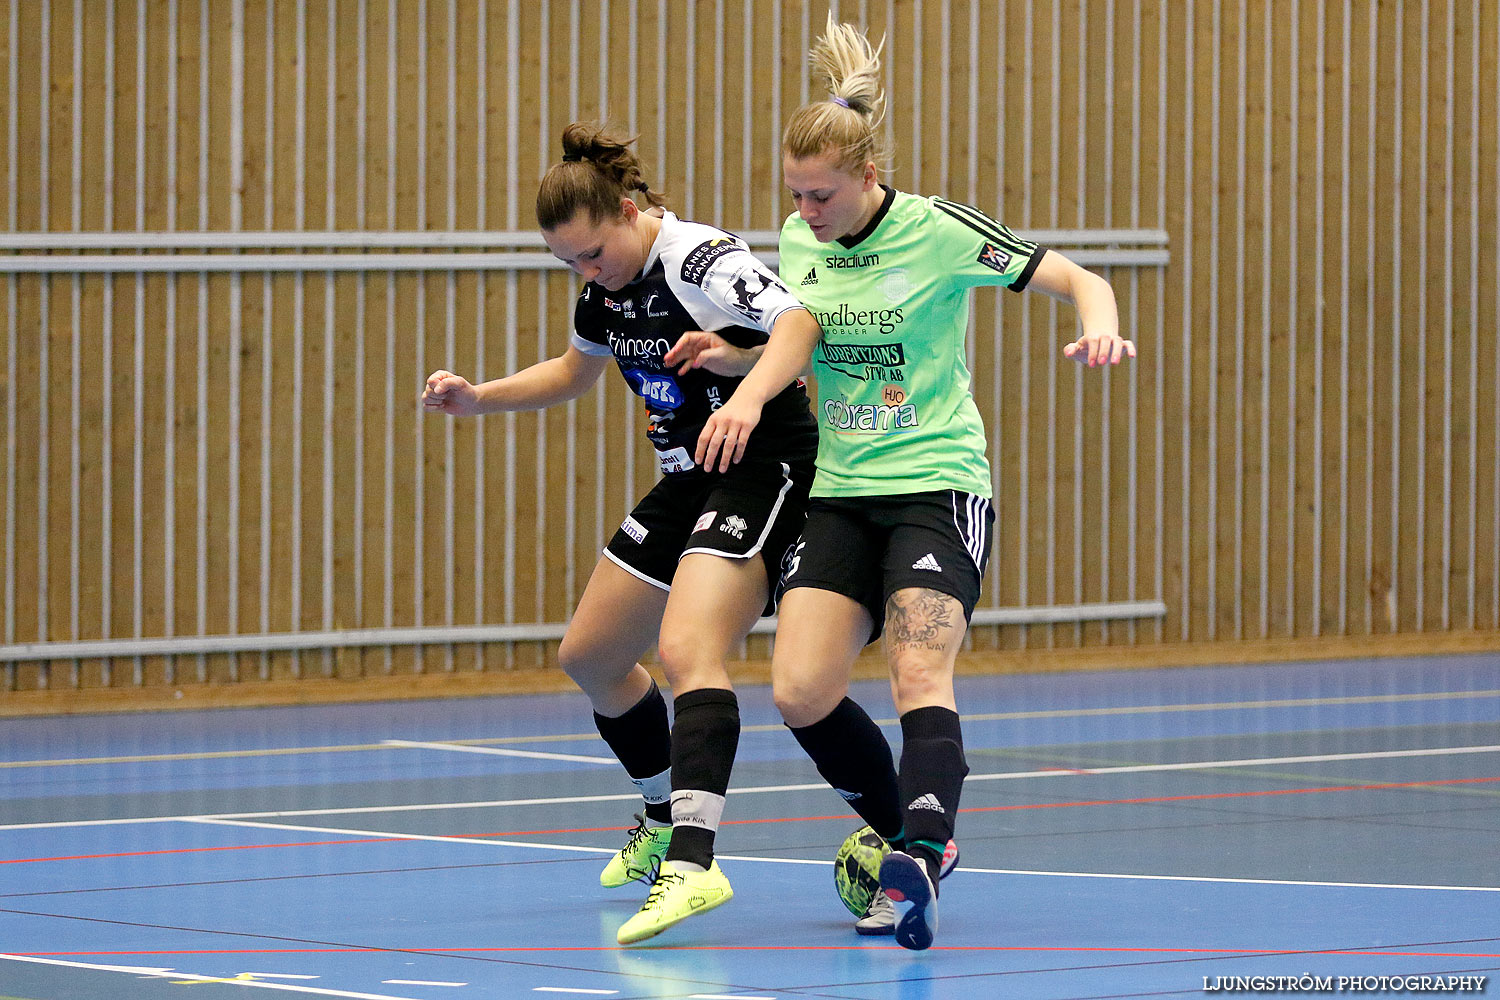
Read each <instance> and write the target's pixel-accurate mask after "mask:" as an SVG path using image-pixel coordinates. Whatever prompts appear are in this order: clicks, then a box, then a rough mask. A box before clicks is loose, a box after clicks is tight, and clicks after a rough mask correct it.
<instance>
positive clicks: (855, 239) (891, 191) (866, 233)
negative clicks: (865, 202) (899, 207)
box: [838, 184, 896, 250]
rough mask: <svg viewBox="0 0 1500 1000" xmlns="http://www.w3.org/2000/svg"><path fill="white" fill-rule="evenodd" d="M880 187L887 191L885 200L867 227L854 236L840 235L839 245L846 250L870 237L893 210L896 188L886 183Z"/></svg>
mask: <svg viewBox="0 0 1500 1000" xmlns="http://www.w3.org/2000/svg"><path fill="white" fill-rule="evenodd" d="M880 189H881V190H882V191H884V192H885V200H884V201H882V202H881V203H880V207H879V208H877V209H876V210H875V215H874V216H873V217H872V218H871V219H870V221H869V222H868V223H867V224H866V225H865V228H863V229H861V230H860V231H859V232H857V233H855V234H854V235H853V236H840V237H839V238H838V243H839V246H841V247H843V248H844V249H845V250H853V249H854V248H855V247H857V246H859V245H860V244H861V243H863V242H864V241H865V240H867V239H869V238H870V234H871V233H873V232H874V231H875V229H876V227H877V226H879V225H880V223H881V221H882V220H883V219H884V218H885V216H886V213H887V212H889V211H890V210H891V203H892V202H893V201H895V200H896V189H895V188H892V187H886V186H885V185H884V184H882V185H880Z"/></svg>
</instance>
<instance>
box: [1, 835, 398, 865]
mask: <svg viewBox="0 0 1500 1000" xmlns="http://www.w3.org/2000/svg"><path fill="white" fill-rule="evenodd" d="M402 839H404V838H402V837H364V838H362V839H359V840H304V841H301V842H298V843H295V844H229V845H227V846H224V847H177V848H169V849H166V850H161V851H119V852H117V853H114V854H64V855H62V856H60V857H55V858H0V865H24V864H27V863H29V862H32V861H91V860H95V859H98V858H145V857H150V856H151V855H153V854H198V853H201V852H204V851H254V850H260V849H262V848H266V847H329V846H333V845H337V844H379V843H385V842H389V841H392V840H402Z"/></svg>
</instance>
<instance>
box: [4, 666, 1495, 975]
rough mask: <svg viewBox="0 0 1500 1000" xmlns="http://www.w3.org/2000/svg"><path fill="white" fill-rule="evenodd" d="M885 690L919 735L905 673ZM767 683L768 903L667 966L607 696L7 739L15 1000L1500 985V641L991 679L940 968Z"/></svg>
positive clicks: (292, 713)
mask: <svg viewBox="0 0 1500 1000" xmlns="http://www.w3.org/2000/svg"><path fill="white" fill-rule="evenodd" d="M855 695H856V697H857V698H859V699H860V700H862V701H863V702H864V703H865V704H866V705H867V706H868V707H869V708H870V711H871V714H872V715H873V716H875V717H876V718H877V719H879V720H881V722H882V725H884V726H885V728H886V732H887V734H888V735H889V736H890V738H891V740H892V742H893V744H896V745H897V749H898V751H899V739H900V730H899V727H897V726H896V725H895V724H894V723H893V722H892V721H891V717H892V715H893V714H894V713H893V710H892V708H891V705H890V696H889V693H888V690H887V688H886V686H885V685H884V684H883V683H862V684H859V685H857V686H856V690H855ZM740 698H741V704H742V714H743V719H744V724H745V732H744V734H743V736H742V738H741V742H740V753H739V758H738V763H737V765H736V768H735V772H734V780H733V787H732V789H731V794H730V797H729V805H728V808H727V810H726V812H725V825H724V827H723V830H722V832H721V834H720V836H719V857H720V863H721V865H722V866H723V868H724V870H725V872H726V874H728V876H729V878H730V880H731V881H732V882H733V885H734V889H735V898H734V900H733V901H732V902H731V903H729V904H728V905H726V906H723V907H721V908H719V909H717V910H715V911H713V912H711V913H708V914H706V915H703V916H701V917H696V918H693V919H691V920H688V921H687V922H685V923H683V924H681V925H679V926H678V927H676V928H674V929H672V930H670V931H668V932H667V933H666V934H664V935H662V936H661V937H659V938H656V939H654V940H653V941H650V942H648V943H646V944H645V945H642V946H637V947H632V948H621V947H618V946H617V945H616V944H615V930H616V928H617V927H618V926H619V925H620V924H621V923H622V922H623V921H624V920H625V919H626V918H627V917H629V916H630V915H631V914H632V913H634V912H635V910H636V908H637V906H639V904H640V902H641V901H642V900H643V899H644V897H645V893H646V889H645V887H644V886H638V885H632V886H630V887H627V888H624V889H616V890H604V889H601V888H600V887H599V884H598V873H599V869H600V868H602V867H603V865H604V862H605V860H606V858H607V855H608V854H609V853H611V852H612V851H613V850H614V849H615V848H616V847H618V846H619V844H620V843H622V842H623V839H624V837H625V834H626V831H627V829H628V828H629V827H630V826H631V825H632V820H631V813H632V812H633V811H635V810H637V809H638V808H639V799H638V798H637V797H636V796H635V795H634V793H633V789H632V788H631V786H630V785H629V784H628V783H627V782H626V780H625V777H624V774H623V771H622V770H621V769H620V767H619V765H618V764H617V763H616V762H615V761H614V760H613V758H612V757H611V756H610V755H609V752H608V751H607V750H606V748H605V747H604V744H603V742H602V741H601V740H599V739H598V737H597V736H596V735H595V734H594V731H593V725H592V722H591V719H590V714H589V708H588V702H587V701H586V700H585V699H584V697H583V696H582V695H581V694H567V695H547V696H516V697H496V698H476V699H468V700H447V701H423V702H404V703H380V704H363V705H342V706H318V707H299V708H270V709H256V710H222V711H198V712H171V713H160V714H144V713H143V714H122V715H101V716H93V717H87V718H81V717H76V716H75V717H69V718H25V719H8V720H5V721H4V722H0V733H3V734H4V735H3V738H0V750H3V753H0V952H3V954H0V997H7V998H33V1000H62V998H90V1000H93V998H103V997H107V998H121V1000H128V998H135V997H172V996H178V995H182V994H183V990H184V989H185V988H188V987H190V988H189V989H187V990H186V993H185V995H186V996H187V997H190V998H197V1000H212V998H213V997H219V996H244V995H245V994H244V993H243V990H244V989H247V988H248V989H258V990H270V991H275V992H279V993H283V994H300V995H310V996H327V997H371V998H412V1000H449V998H451V1000H464V998H478V997H547V996H551V997H569V996H573V997H615V998H620V1000H625V998H633V997H680V998H689V997H692V998H700V1000H701V998H717V997H725V998H730V997H732V998H736V1000H750V998H778V1000H781V998H806V997H826V998H849V1000H856V998H857V1000H894V998H922V1000H928V998H932V1000H937V998H950V997H952V998H974V997H982V998H987V997H1021V998H1031V997H1036V998H1084V997H1136V996H1171V995H1205V994H1206V993H1212V992H1229V990H1228V989H1224V990H1220V989H1218V987H1219V986H1221V985H1223V984H1224V983H1225V982H1226V981H1227V982H1228V983H1229V984H1230V985H1231V986H1232V985H1233V984H1234V983H1236V982H1238V980H1237V979H1236V978H1235V977H1249V976H1277V977H1290V978H1296V977H1302V976H1304V975H1309V976H1313V977H1331V979H1332V980H1336V979H1337V977H1361V978H1362V979H1363V977H1386V976H1408V975H1445V976H1446V975H1466V976H1484V977H1492V976H1493V974H1494V973H1495V972H1496V970H1500V726H1497V725H1496V722H1497V719H1500V669H1497V661H1496V658H1495V656H1493V655H1487V656H1456V657H1432V658H1423V659H1409V658H1408V659H1387V660H1374V661H1336V662H1319V663H1299V664H1277V665H1263V666H1236V667H1226V668H1191V669H1173V670H1159V671H1139V670H1137V671H1120V672H1096V673H1068V674H1045V675H1025V676H1008V677H968V678H963V679H961V681H960V686H959V708H960V711H961V712H962V713H963V716H964V735H965V739H966V742H967V755H968V761H969V766H970V775H969V779H968V782H967V784H966V786H965V789H964V797H963V815H962V816H961V817H960V820H959V824H958V840H959V843H960V846H961V850H962V857H961V860H960V868H959V871H958V872H956V873H955V874H954V875H953V877H951V878H949V879H948V880H947V881H945V882H944V883H943V893H942V899H941V913H940V916H941V925H940V928H939V932H938V937H937V943H936V945H935V946H934V947H933V948H932V949H931V950H930V951H927V952H920V953H918V952H908V951H904V950H902V949H901V948H899V947H897V946H896V945H895V944H894V943H893V942H892V940H891V939H890V938H860V937H858V936H856V935H855V934H854V933H853V930H852V926H851V925H852V920H851V918H850V917H849V916H848V914H847V913H846V912H845V911H844V909H843V908H842V906H841V905H840V903H839V902H838V899H837V898H836V896H835V894H834V890H833V879H832V875H831V868H830V862H831V858H832V857H833V854H834V851H835V849H836V847H837V845H838V844H839V842H840V841H841V840H842V839H843V838H844V836H845V835H846V834H847V833H848V832H849V831H850V830H851V829H852V828H853V827H854V826H855V825H857V824H856V823H855V822H854V821H853V819H852V814H851V813H850V811H849V809H848V807H847V806H846V805H845V804H844V803H843V802H842V801H841V800H840V799H839V798H838V797H837V796H836V795H835V794H834V793H833V792H832V791H831V790H830V789H828V788H827V787H826V786H825V785H823V783H822V782H821V781H820V779H819V778H818V776H817V774H816V772H815V771H814V770H813V768H812V766H811V764H810V763H809V762H808V761H807V760H806V759H805V758H804V756H803V754H802V752H801V750H800V749H799V748H798V746H797V745H796V743H795V742H794V741H793V739H792V738H791V736H790V734H789V733H787V731H786V730H785V729H784V728H783V727H782V726H781V725H780V724H779V723H778V721H777V717H776V713H775V709H774V707H773V706H772V704H771V699H770V691H769V689H768V688H765V687H749V688H743V689H741V691H740ZM1308 985H1310V983H1307V982H1305V983H1304V987H1303V988H1304V989H1306V988H1307V986H1308ZM1332 986H1333V987H1334V988H1331V989H1330V990H1329V992H1330V993H1332V992H1335V989H1336V987H1337V984H1336V983H1333V984H1332ZM1486 987H1487V989H1486V992H1489V993H1494V992H1495V990H1496V989H1497V988H1500V987H1496V986H1495V985H1494V984H1493V983H1492V982H1489V980H1488V979H1487V980H1486ZM1283 991H1286V990H1283ZM1241 992H1244V990H1241ZM1342 992H1350V990H1348V989H1344V990H1342ZM1365 992H1371V993H1374V992H1392V993H1394V992H1396V990H1394V989H1393V990H1389V991H1385V990H1374V989H1369V988H1366V990H1365Z"/></svg>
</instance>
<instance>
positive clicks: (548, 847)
mask: <svg viewBox="0 0 1500 1000" xmlns="http://www.w3.org/2000/svg"><path fill="white" fill-rule="evenodd" d="M197 822H201V823H212V824H215V825H219V826H248V827H259V828H261V829H267V830H292V831H299V832H308V833H333V834H342V835H344V836H348V837H383V838H389V839H392V840H435V841H440V842H443V843H453V844H476V845H479V846H490V847H520V848H526V849H528V850H536V851H571V852H574V853H586V854H614V853H615V851H614V849H613V848H609V847H581V846H579V845H577V844H542V843H536V842H529V841H512V840H492V839H489V838H483V837H440V836H435V835H433V834H424V833H389V832H379V831H375V830H346V829H341V828H339V827H327V826H293V825H291V824H282V823H250V822H245V821H241V820H218V819H216V820H207V819H205V820H198V821H197ZM715 857H717V858H719V859H720V860H722V861H747V862H753V863H757V864H771V865H824V866H831V865H832V864H833V862H832V861H823V860H819V859H817V858H764V857H750V856H748V855H741V854H716V855H715ZM958 871H961V872H968V873H971V874H975V875H1035V876H1039V877H1046V878H1113V879H1143V880H1148V881H1155V882H1227V883H1235V884H1243V885H1294V886H1319V887H1326V888H1339V889H1431V890H1437V891H1443V892H1500V886H1487V885H1408V884H1405V883H1399V882H1390V883H1385V882H1320V881H1310V880H1309V881H1299V880H1295V879H1262V878H1219V877H1213V876H1207V875H1131V874H1116V873H1103V872H1051V871H1028V870H1025V869H1019V868H968V867H963V868H959V869H958Z"/></svg>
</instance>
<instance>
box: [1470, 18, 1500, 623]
mask: <svg viewBox="0 0 1500 1000" xmlns="http://www.w3.org/2000/svg"><path fill="white" fill-rule="evenodd" d="M1478 10H1479V11H1480V12H1481V13H1484V12H1486V11H1488V8H1486V7H1483V6H1481V7H1479V8H1478ZM1475 45H1476V47H1477V49H1478V60H1477V62H1478V80H1477V86H1476V88H1475V92H1474V99H1475V101H1476V102H1477V104H1478V114H1477V116H1476V120H1477V124H1478V134H1477V135H1476V136H1475V152H1474V155H1475V157H1476V158H1477V160H1478V177H1477V185H1476V187H1477V190H1476V197H1475V198H1474V200H1473V202H1472V205H1473V209H1472V211H1473V216H1474V224H1475V227H1476V230H1475V232H1476V242H1477V247H1476V253H1475V255H1474V256H1475V259H1476V267H1477V270H1476V272H1475V274H1474V282H1475V286H1476V298H1477V309H1476V312H1475V315H1474V320H1473V323H1474V326H1473V329H1474V332H1475V335H1476V339H1477V342H1478V344H1479V349H1478V350H1477V351H1476V352H1475V357H1474V362H1473V363H1474V366H1475V369H1476V370H1475V373H1474V376H1475V384H1476V386H1477V393H1476V398H1475V406H1474V412H1475V445H1474V446H1475V450H1476V462H1475V466H1476V469H1477V473H1478V474H1477V476H1476V478H1475V483H1474V560H1475V567H1476V570H1475V581H1474V584H1475V588H1474V589H1475V604H1476V608H1475V619H1476V625H1477V627H1479V628H1487V629H1492V628H1497V627H1500V392H1497V390H1496V386H1497V384H1500V336H1490V337H1486V336H1484V335H1483V331H1494V330H1496V329H1497V328H1500V301H1497V295H1500V227H1497V226H1494V225H1489V224H1486V222H1485V220H1487V219H1492V218H1494V217H1496V215H1500V140H1497V132H1500V129H1497V125H1496V122H1497V119H1500V17H1495V16H1481V18H1480V19H1479V32H1478V36H1477V38H1476V40H1475Z"/></svg>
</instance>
